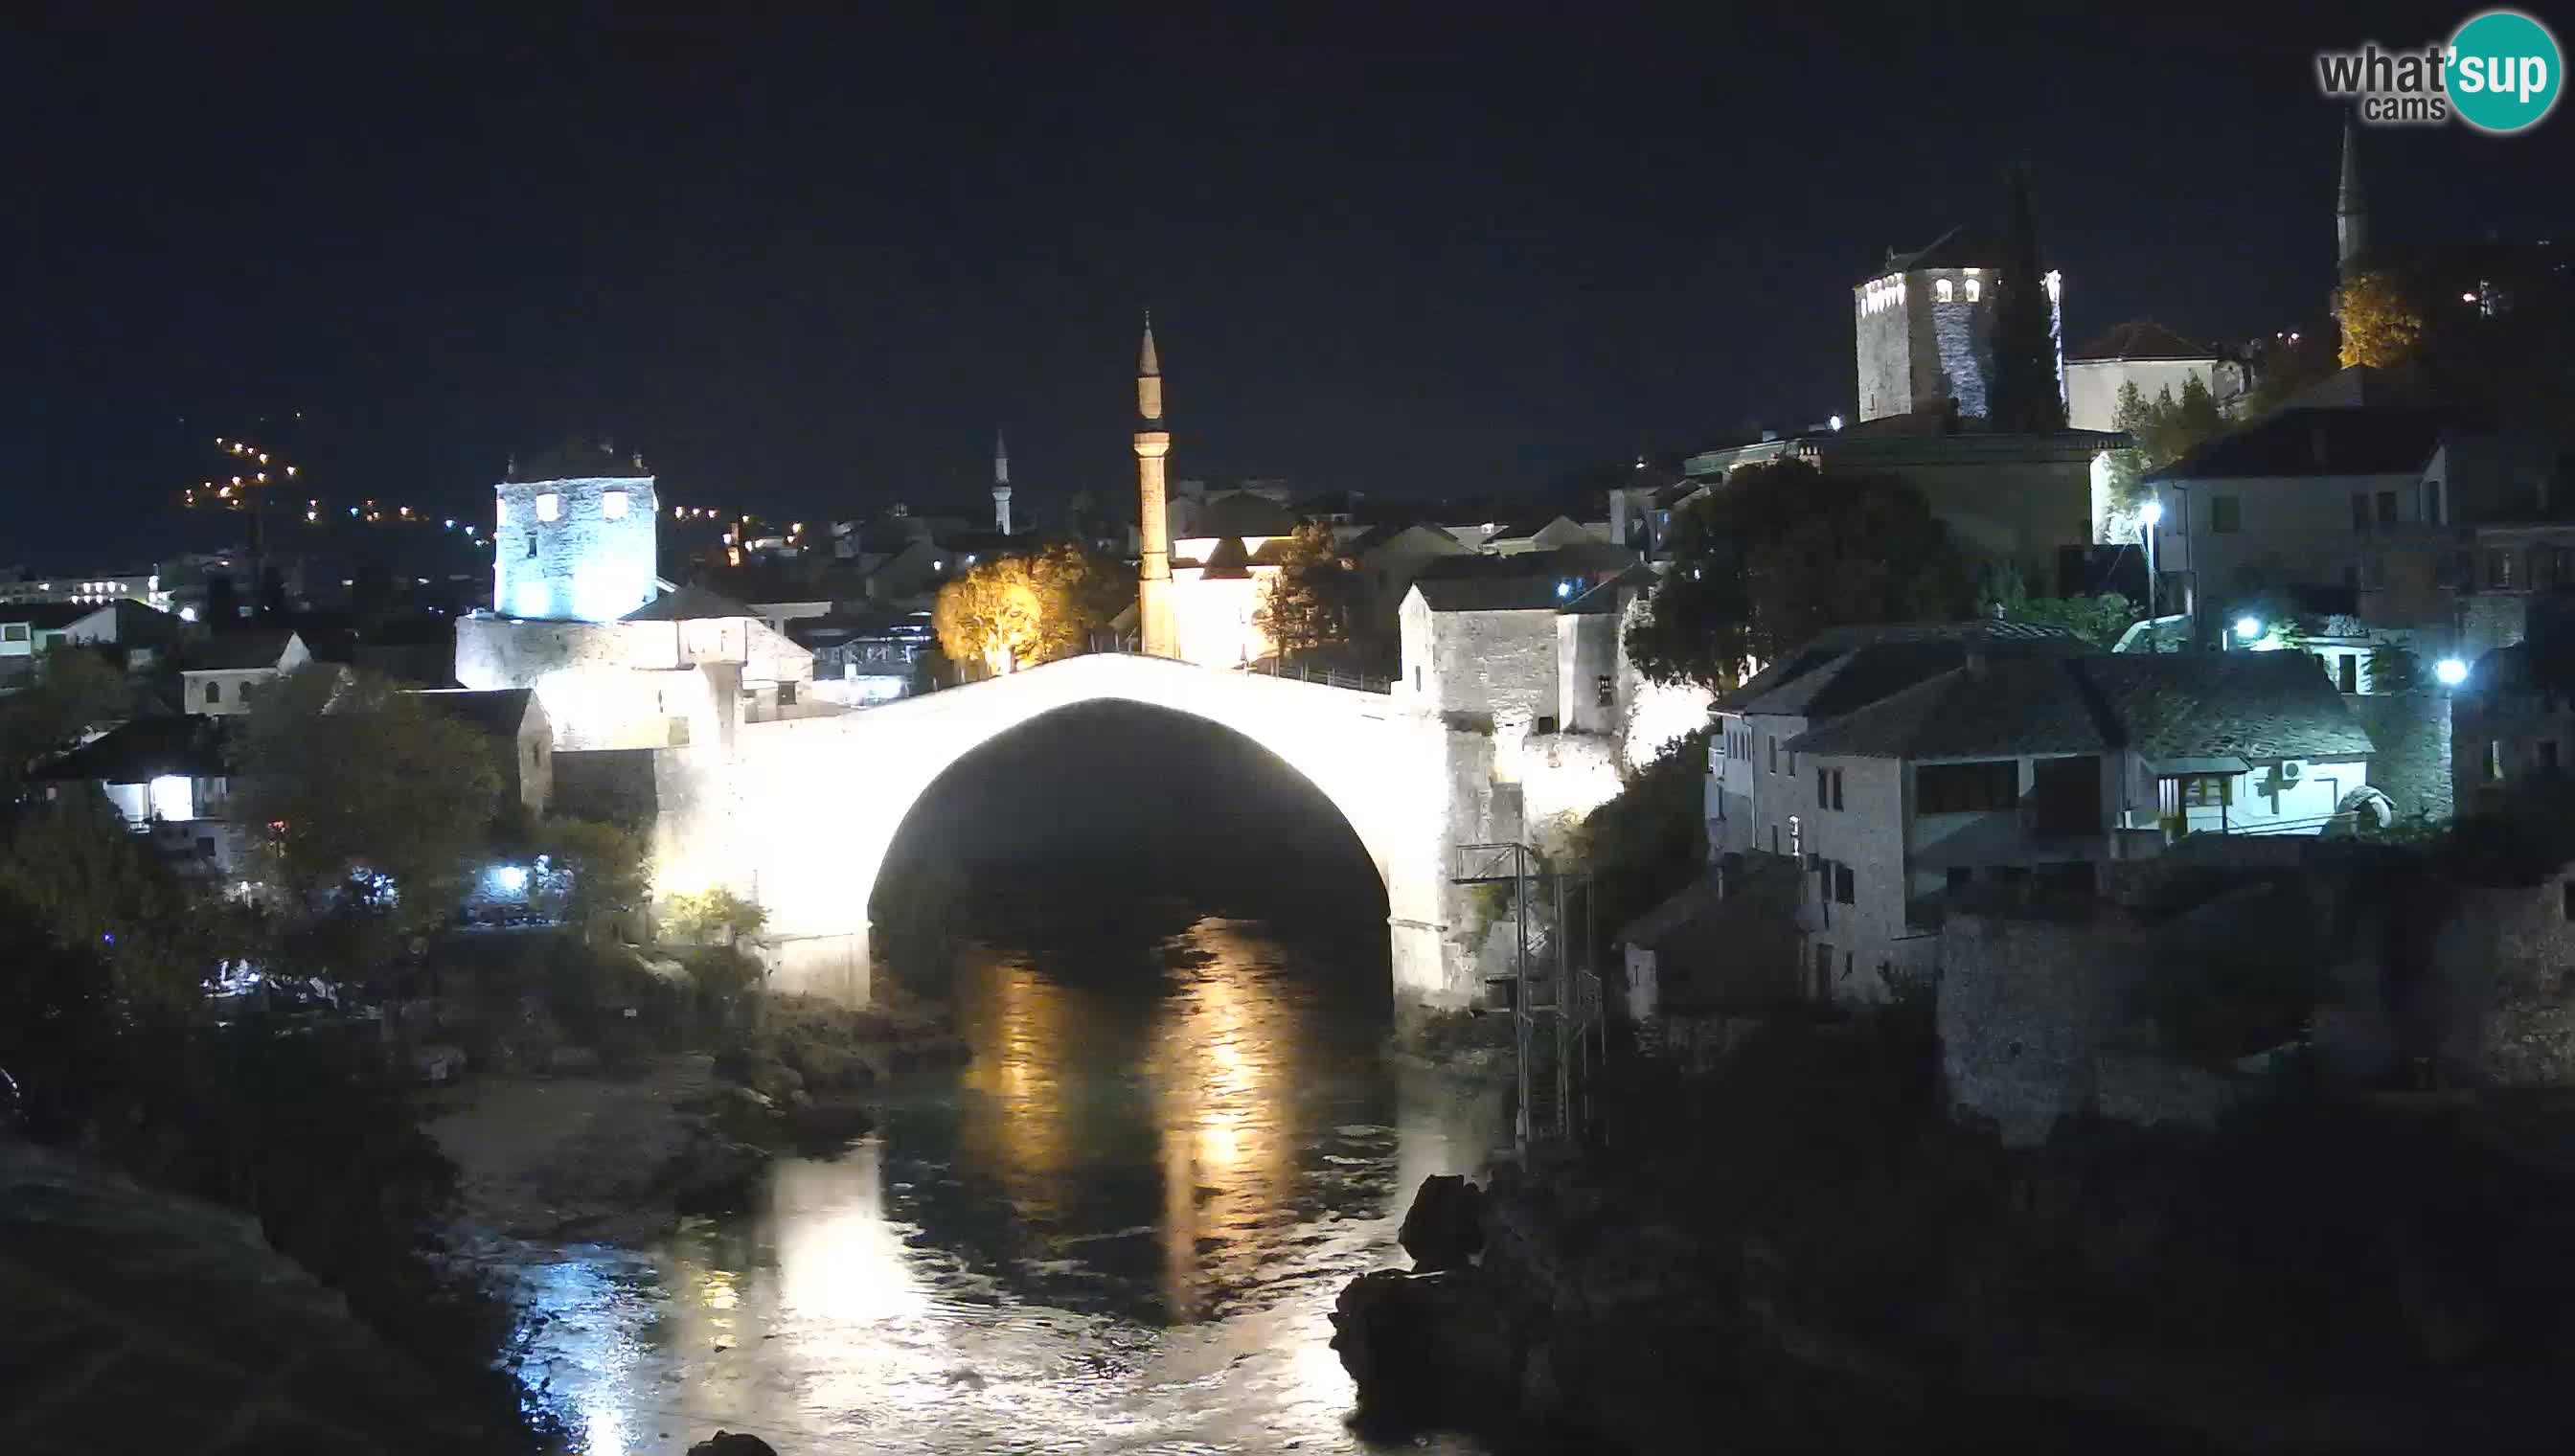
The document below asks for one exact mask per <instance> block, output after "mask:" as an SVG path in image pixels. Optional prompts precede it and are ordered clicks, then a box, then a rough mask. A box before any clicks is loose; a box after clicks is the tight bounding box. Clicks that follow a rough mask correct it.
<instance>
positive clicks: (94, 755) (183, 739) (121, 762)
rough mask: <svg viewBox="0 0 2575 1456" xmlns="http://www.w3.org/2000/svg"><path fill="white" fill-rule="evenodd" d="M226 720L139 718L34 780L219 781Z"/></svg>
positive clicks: (225, 763)
mask: <svg viewBox="0 0 2575 1456" xmlns="http://www.w3.org/2000/svg"><path fill="white" fill-rule="evenodd" d="M227 722H228V721H227V720H225V719H221V718H207V717H203V716H201V715H196V714H171V715H168V716H165V717H160V718H138V719H135V720H134V721H132V722H131V723H127V724H125V725H123V726H121V727H119V728H112V729H110V730H108V731H107V732H105V733H102V734H100V735H99V736H97V737H95V738H92V739H90V740H89V741H88V742H86V743H83V744H81V745H80V746H79V747H77V748H74V749H72V750H71V751H70V752H68V753H65V754H63V755H62V756H61V757H59V758H56V759H54V760H53V761H52V762H50V763H47V764H46V765H44V766H43V767H42V768H39V769H38V770H36V776H37V777H39V778H58V779H73V778H85V779H96V780H99V781H101V782H106V783H145V782H149V781H150V780H152V779H155V778H158V777H161V776H162V775H163V774H182V773H184V774H186V775H188V776H189V777H192V778H221V777H224V776H226V775H228V774H230V773H231V772H232V771H233V770H232V766H231V763H230V761H229V760H228V759H227V758H226V757H225V754H224V750H225V746H226V744H227V741H228V738H227V731H228V730H227V728H226V724H227Z"/></svg>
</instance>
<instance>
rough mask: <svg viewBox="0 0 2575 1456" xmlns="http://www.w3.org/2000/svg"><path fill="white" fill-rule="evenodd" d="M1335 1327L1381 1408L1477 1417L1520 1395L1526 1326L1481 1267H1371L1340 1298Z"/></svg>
mask: <svg viewBox="0 0 2575 1456" xmlns="http://www.w3.org/2000/svg"><path fill="white" fill-rule="evenodd" d="M1332 1331H1333V1333H1332V1350H1333V1352H1334V1353H1335V1354H1337V1355H1339V1356H1340V1360H1341V1368H1342V1369H1344V1370H1346V1371H1348V1372H1349V1375H1350V1379H1351V1381H1352V1382H1354V1383H1355V1384H1356V1385H1357V1386H1358V1398H1359V1407H1360V1409H1361V1410H1362V1411H1364V1412H1367V1413H1368V1414H1370V1415H1372V1416H1378V1417H1393V1418H1395V1419H1398V1420H1405V1421H1427V1422H1434V1423H1443V1424H1444V1423H1466V1424H1473V1423H1477V1422H1482V1421H1488V1420H1492V1419H1495V1418H1498V1417H1503V1416H1507V1414H1508V1413H1509V1412H1510V1411H1511V1410H1512V1409H1513V1408H1514V1407H1515V1405H1516V1404H1517V1401H1518V1399H1519V1394H1520V1390H1519V1385H1520V1378H1519V1377H1520V1369H1519V1365H1520V1361H1519V1346H1518V1339H1517V1335H1516V1332H1515V1330H1514V1327H1513V1324H1512V1321H1511V1319H1510V1317H1509V1312H1508V1311H1507V1310H1506V1309H1505V1308H1504V1306H1503V1304H1502V1302H1501V1300H1500V1299H1499V1297H1498V1296H1497V1295H1496V1293H1495V1291H1494V1288H1493V1286H1492V1284H1491V1282H1490V1281H1489V1280H1488V1278H1487V1277H1486V1276H1485V1275H1484V1274H1483V1273H1482V1272H1481V1271H1480V1270H1475V1269H1455V1270H1450V1271H1448V1272H1445V1273H1438V1274H1406V1273H1402V1272H1400V1271H1398V1270H1393V1269H1380V1270H1378V1271H1377V1272H1375V1273H1373V1274H1362V1275H1360V1276H1359V1277H1358V1278H1356V1279H1353V1280H1351V1281H1350V1283H1349V1285H1348V1287H1346V1288H1344V1289H1343V1290H1342V1291H1341V1295H1340V1298H1339V1299H1338V1300H1336V1301H1334V1303H1333V1307H1332Z"/></svg>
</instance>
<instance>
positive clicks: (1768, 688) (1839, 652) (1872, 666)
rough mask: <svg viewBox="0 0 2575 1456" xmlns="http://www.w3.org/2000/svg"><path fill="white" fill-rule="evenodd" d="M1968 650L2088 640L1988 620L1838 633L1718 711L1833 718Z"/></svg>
mask: <svg viewBox="0 0 2575 1456" xmlns="http://www.w3.org/2000/svg"><path fill="white" fill-rule="evenodd" d="M1969 644H1981V645H1982V646H1983V647H1984V648H1985V650H1986V652H1987V653H1988V654H1989V655H2013V656H2031V655H2038V654H2045V655H2050V656H2059V657H2062V656H2068V655H2071V654H2076V653H2081V652H2084V651H2087V649H2086V648H2085V646H2084V643H2083V640H2082V639H2081V638H2078V637H2076V636H2075V635H2074V634H2072V633H2070V632H2067V631H2066V630H2065V629H2063V628H2059V627H2038V626H2034V625H2031V624H2028V623H2020V622H1994V621H1990V620H1986V619H1982V618H1979V619H1976V620H1973V621H1968V622H1923V623H1889V624H1881V625H1876V626H1867V627H1837V628H1834V629H1832V630H1831V631H1829V632H1823V633H1818V634H1816V635H1815V637H1814V638H1813V639H1812V640H1810V641H1809V642H1807V643H1806V644H1805V645H1804V646H1803V647H1800V648H1798V649H1797V650H1796V651H1795V652H1793V653H1790V654H1789V655H1788V656H1787V657H1785V658H1782V659H1781V660H1779V661H1778V662H1776V663H1773V664H1771V665H1770V666H1768V667H1766V668H1764V669H1762V670H1761V671H1760V672H1759V673H1756V674H1754V675H1753V676H1752V678H1751V679H1750V680H1749V681H1747V682H1745V683H1744V684H1743V685H1742V686H1741V687H1739V688H1737V689H1735V690H1734V691H1733V692H1731V693H1729V694H1726V695H1725V696H1724V697H1723V698H1721V699H1719V700H1717V704H1716V706H1717V708H1718V710H1719V711H1721V712H1725V713H1774V714H1794V715H1799V716H1802V717H1805V718H1811V719H1817V720H1821V719H1826V718H1831V717H1834V716H1835V715H1838V714H1844V713H1849V712H1851V711H1852V710H1854V709H1857V708H1861V707H1865V706H1866V705H1868V704H1871V703H1875V702H1876V701H1878V700H1879V699H1881V698H1884V697H1886V696H1888V695H1889V694H1893V693H1899V692H1901V691H1903V690H1904V689H1906V688H1909V687H1911V686H1912V685H1914V684H1916V683H1919V682H1921V681H1922V680H1923V679H1925V678H1929V677H1933V676H1935V675H1937V674H1940V673H1944V672H1947V671H1948V670H1949V669H1951V668H1955V667H1957V666H1959V665H1961V664H1963V663H1964V662H1966V660H1967V647H1968V645H1969Z"/></svg>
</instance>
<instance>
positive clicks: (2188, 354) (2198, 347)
mask: <svg viewBox="0 0 2575 1456" xmlns="http://www.w3.org/2000/svg"><path fill="white" fill-rule="evenodd" d="M2065 357H2066V359H2067V360H2069V361H2072V360H2078V359H2214V358H2216V357H2217V351H2216V350H2214V349H2211V348H2209V347H2208V346H2207V345H2205V344H2193V343H2192V342H2190V341H2189V340H2188V339H2185V338H2183V337H2182V336H2180V335H2179V334H2176V333H2174V332H2173V331H2172V330H2170V329H2167V328H2165V327H2164V326H2163V325H2161V324H2158V323H2156V322H2155V321H2153V320H2152V319H2130V320H2129V321H2128V322H2126V323H2124V324H2118V325H2114V326H2112V327H2111V329H2110V330H2109V331H2108V332H2107V333H2105V334H2103V335H2101V337H2099V338H2097V339H2094V340H2093V341H2092V342H2091V343H2089V344H2086V345H2084V346H2083V347H2082V348H2080V349H2073V350H2068V351H2067V352H2066V355H2065Z"/></svg>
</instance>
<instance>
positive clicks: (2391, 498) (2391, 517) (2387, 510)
mask: <svg viewBox="0 0 2575 1456" xmlns="http://www.w3.org/2000/svg"><path fill="white" fill-rule="evenodd" d="M2395 524H2396V493H2395V492H2394V491H2381V492H2379V493H2378V528H2379V530H2381V531H2385V530H2387V529H2388V528H2390V527H2393V526H2394V525H2395Z"/></svg>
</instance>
